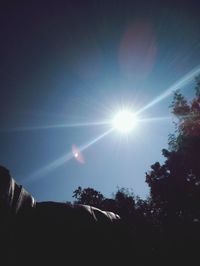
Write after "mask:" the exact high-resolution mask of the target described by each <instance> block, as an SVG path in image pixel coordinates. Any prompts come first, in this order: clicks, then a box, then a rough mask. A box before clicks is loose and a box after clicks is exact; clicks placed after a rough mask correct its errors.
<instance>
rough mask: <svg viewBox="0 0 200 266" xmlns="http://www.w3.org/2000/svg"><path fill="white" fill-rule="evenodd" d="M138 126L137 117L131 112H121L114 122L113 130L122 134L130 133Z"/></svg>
mask: <svg viewBox="0 0 200 266" xmlns="http://www.w3.org/2000/svg"><path fill="white" fill-rule="evenodd" d="M136 124H137V117H136V115H135V114H134V113H133V112H131V111H129V110H121V111H119V112H118V113H117V114H116V115H115V116H114V119H113V121H112V125H113V128H114V129H116V130H118V131H120V132H121V133H129V132H130V131H131V130H132V129H133V128H135V126H136Z"/></svg>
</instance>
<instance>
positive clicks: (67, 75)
mask: <svg viewBox="0 0 200 266" xmlns="http://www.w3.org/2000/svg"><path fill="white" fill-rule="evenodd" d="M1 17H2V23H1V35H2V42H1V44H0V46H1V52H0V53H1V58H2V59H1V79H0V82H1V98H0V102H1V104H0V125H1V131H0V151H1V152H0V164H1V165H4V166H6V167H8V168H9V169H10V171H11V174H12V175H13V177H14V178H15V179H16V181H17V182H18V183H20V184H22V185H24V186H25V188H27V190H28V191H30V192H31V193H32V194H33V195H34V196H35V198H36V199H37V200H39V201H42V200H55V201H66V200H71V199H72V198H71V196H72V193H73V191H74V190H75V189H76V188H77V187H78V186H82V187H92V188H94V189H97V190H99V191H101V192H102V193H103V194H104V195H105V196H107V197H111V196H112V193H113V192H115V191H116V188H117V187H126V188H131V189H133V191H134V193H135V194H136V195H139V196H141V197H142V198H145V197H146V196H147V195H148V187H147V185H146V183H145V172H146V171H148V170H149V169H150V165H151V164H153V163H154V162H156V161H160V162H161V163H162V162H163V160H164V158H163V157H162V155H161V150H162V148H167V141H168V134H169V133H172V132H173V130H174V127H173V123H172V118H171V114H170V110H169V105H170V103H171V100H172V94H171V95H169V96H168V97H166V98H164V99H162V100H161V101H159V102H157V103H156V104H155V105H152V106H151V107H149V108H148V109H146V110H144V111H143V112H142V113H141V114H140V116H141V118H153V117H169V119H164V120H160V121H156V120H155V121H151V122H150V121H149V122H141V123H139V124H138V126H137V128H136V129H135V130H133V131H132V132H131V133H130V134H129V135H128V137H126V136H122V135H120V134H119V132H116V131H114V132H111V133H110V134H108V135H107V136H105V137H103V138H101V139H99V140H98V141H97V142H95V143H93V144H92V145H90V146H89V147H88V148H87V149H84V150H83V151H82V156H83V157H84V161H85V163H84V164H81V163H79V162H78V161H77V160H75V158H73V157H72V156H71V155H72V153H71V149H72V145H76V146H77V147H78V148H81V147H82V145H85V144H87V143H88V142H90V141H92V140H94V139H95V138H97V137H98V136H100V135H102V134H103V133H105V132H106V131H107V130H109V129H110V127H111V125H108V124H105V125H90V126H80V127H78V126H76V127H59V126H58V127H57V125H71V124H79V123H82V124H83V123H90V122H101V121H105V120H108V119H110V117H111V115H112V114H113V113H114V111H115V110H116V111H117V110H118V109H120V108H121V107H122V106H124V107H126V106H128V107H130V106H131V108H132V109H133V111H138V110H140V109H141V108H143V107H144V106H146V105H147V104H149V103H150V102H152V101H153V100H154V99H155V98H156V97H158V96H159V95H161V94H163V93H164V92H165V91H166V90H167V89H168V88H170V86H172V85H173V84H175V83H176V82H178V81H180V80H181V79H182V78H183V77H184V76H185V75H187V73H191V71H192V70H193V69H195V70H197V71H196V73H197V72H198V67H199V62H200V52H199V48H200V37H199V36H200V34H199V33H200V32H199V31H200V30H199V29H200V20H199V15H198V3H197V2H195V1H190V3H187V4H183V3H181V2H176V1H174V2H173V4H170V5H167V4H165V5H164V4H157V3H156V2H154V1H152V3H151V4H150V3H149V2H147V1H144V2H141V1H139V2H136V1H109V3H107V2H106V1H101V2H100V1H84V3H83V1H82V2H78V1H65V2H63V1H49V3H48V5H46V4H45V3H44V2H43V1H40V3H39V2H38V3H36V2H35V1H30V2H28V3H25V4H24V3H23V4H20V2H19V4H15V3H14V2H13V4H12V3H7V4H5V5H4V6H3V7H2V10H1ZM192 86H193V84H192V82H186V83H185V84H184V86H179V87H180V89H181V90H182V91H183V92H184V94H186V95H187V96H189V97H191V95H192V92H193V91H192ZM48 126H49V128H47V127H48ZM50 126H53V127H50ZM44 127H46V128H44ZM62 156H68V157H69V158H71V159H70V160H68V161H66V160H63V162H62V163H61V162H60V161H59V160H58V159H59V158H60V157H62ZM68 157H67V158H68ZM55 162H60V163H58V164H57V167H54V166H55Z"/></svg>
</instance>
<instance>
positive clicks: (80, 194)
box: [72, 186, 104, 208]
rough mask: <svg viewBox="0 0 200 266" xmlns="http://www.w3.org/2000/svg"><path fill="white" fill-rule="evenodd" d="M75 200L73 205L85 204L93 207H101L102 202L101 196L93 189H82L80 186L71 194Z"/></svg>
mask: <svg viewBox="0 0 200 266" xmlns="http://www.w3.org/2000/svg"><path fill="white" fill-rule="evenodd" d="M72 197H74V198H75V199H76V200H75V201H74V203H77V204H86V205H91V206H94V207H97V208H99V207H101V204H102V201H103V200H104V196H103V194H101V193H100V192H99V191H97V190H95V189H93V188H84V189H82V188H81V187H80V186H79V187H78V188H77V189H76V190H75V191H74V192H73V196H72Z"/></svg>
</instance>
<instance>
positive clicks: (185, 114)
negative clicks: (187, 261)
mask: <svg viewBox="0 0 200 266" xmlns="http://www.w3.org/2000/svg"><path fill="white" fill-rule="evenodd" d="M195 80H196V88H195V91H196V94H195V97H194V99H193V100H192V101H191V102H189V101H188V100H186V98H185V97H184V96H183V95H182V94H181V93H180V91H176V92H175V94H174V99H173V102H172V105H171V109H172V113H173V114H174V115H175V117H176V123H175V133H174V134H172V135H170V137H169V148H168V149H163V150H162V154H163V156H164V157H165V158H166V160H165V162H164V164H162V165H161V164H160V163H159V162H156V163H154V164H153V165H152V166H151V170H150V171H149V172H148V173H146V182H147V183H148V185H149V187H150V195H151V201H152V212H153V213H154V215H155V216H157V220H158V221H159V222H160V229H161V230H160V231H161V232H162V237H163V239H165V242H163V243H164V245H163V247H162V248H161V249H162V250H161V249H160V251H159V253H160V254H166V253H167V252H169V251H170V252H171V254H173V253H174V254H176V257H178V256H180V257H183V254H191V253H192V254H193V255H192V257H194V254H195V251H197V250H196V246H197V243H198V241H199V237H200V76H198V77H197V78H196V79H195ZM181 254H182V255H181Z"/></svg>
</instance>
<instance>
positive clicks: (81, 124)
mask: <svg viewBox="0 0 200 266" xmlns="http://www.w3.org/2000/svg"><path fill="white" fill-rule="evenodd" d="M108 124H110V121H109V120H105V121H99V122H83V123H72V124H57V125H46V126H31V127H15V128H10V129H9V128H5V129H1V130H0V132H24V131H37V130H46V129H63V128H73V127H92V126H103V125H108Z"/></svg>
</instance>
